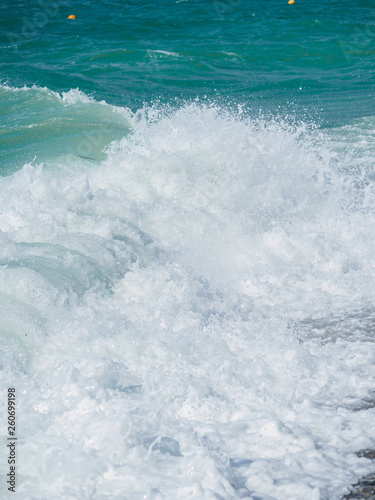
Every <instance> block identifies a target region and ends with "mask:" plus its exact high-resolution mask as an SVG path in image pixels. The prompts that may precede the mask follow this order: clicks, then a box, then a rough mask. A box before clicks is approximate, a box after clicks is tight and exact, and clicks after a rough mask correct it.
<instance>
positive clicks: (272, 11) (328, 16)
mask: <svg viewBox="0 0 375 500" xmlns="http://www.w3.org/2000/svg"><path fill="white" fill-rule="evenodd" d="M71 14H74V15H75V16H76V20H69V19H68V16H69V15H71ZM374 49H375V9H373V5H372V2H371V1H366V0H362V1H357V2H352V1H349V0H344V1H339V0H330V1H326V2H317V1H313V0H297V1H296V2H295V4H294V5H288V3H287V1H286V0H267V1H263V2H261V1H254V0H223V1H213V0H205V1H199V0H185V1H184V0H180V1H178V0H177V1H176V0H158V1H153V2H151V1H146V0H141V1H140V0H129V1H120V0H109V1H105V2H100V1H93V0H86V1H80V2H74V1H73V0H41V1H40V2H33V1H31V0H27V1H25V0H23V1H22V0H16V1H15V2H14V1H10V0H3V1H2V3H1V5H0V78H1V82H2V84H6V85H8V86H10V87H23V86H24V85H26V86H32V85H37V86H39V87H47V88H48V89H50V90H53V91H57V92H64V91H65V92H66V91H69V90H70V89H75V88H79V89H80V90H81V91H83V92H85V93H86V94H89V95H90V96H92V97H93V98H94V99H96V100H105V101H106V102H107V103H109V104H113V105H117V106H123V107H129V108H131V109H132V110H136V109H138V108H140V107H141V106H142V105H143V103H151V102H155V100H156V101H160V102H162V103H168V104H172V105H179V104H180V103H181V101H185V100H187V101H189V100H193V99H196V98H199V99H200V100H202V99H206V100H209V101H214V102H215V103H218V104H219V105H221V106H229V107H236V106H238V105H244V106H246V107H247V108H248V109H250V110H251V112H253V113H255V114H256V113H259V110H261V111H264V112H267V113H271V114H272V115H282V116H283V117H284V118H285V116H294V117H297V119H302V120H305V121H308V122H309V121H312V122H315V123H317V124H318V125H319V126H339V125H341V124H345V123H349V122H350V121H351V120H353V119H356V118H360V117H363V116H369V115H370V116H371V115H374V114H375V100H374V95H375V93H374V88H373V80H374V70H375V58H374ZM25 99H26V101H27V98H25ZM25 99H24V100H22V101H21V102H20V101H19V100H18V101H17V102H13V100H12V98H11V97H10V96H9V94H6V95H5V94H4V93H3V94H2V95H1V96H0V106H1V111H0V113H1V114H0V120H1V122H0V125H1V128H0V130H1V132H0V133H1V135H0V140H1V141H2V147H1V150H2V153H1V156H0V161H1V162H2V166H1V170H2V172H3V173H8V172H10V171H13V170H14V169H16V168H21V167H22V162H24V161H27V160H30V158H31V157H32V155H33V154H34V155H37V156H38V158H40V159H42V160H43V159H45V157H46V156H48V155H46V154H44V153H45V152H46V151H48V144H47V143H48V140H47V141H45V142H44V143H43V144H41V143H40V142H38V140H36V142H35V141H34V142H33V140H32V139H31V138H30V137H28V138H27V137H26V136H24V131H23V132H22V131H20V130H18V131H17V130H16V129H17V126H18V125H20V124H22V123H23V124H24V125H25V123H28V124H29V125H31V124H32V123H35V122H38V120H39V121H40V120H42V118H41V116H42V115H43V113H44V111H46V113H50V114H52V115H58V114H59V110H57V109H56V110H52V109H50V110H44V109H42V108H43V106H44V107H46V103H43V104H41V105H40V108H39V109H38V110H36V109H35V106H33V107H32V109H29V107H28V103H27V102H25ZM47 107H48V106H47ZM33 117H34V121H33ZM79 126H80V127H82V126H87V123H85V119H84V118H83V119H81V120H80V123H79ZM59 131H60V132H61V127H60V129H56V130H55V131H54V130H53V127H52V129H51V127H49V137H50V138H51V137H53V136H54V149H55V150H56V147H57V149H58V146H57V145H56V136H57V135H59ZM55 132H56V133H55ZM74 133H75V129H74V127H72V129H71V133H70V135H71V136H73V135H74ZM123 133H124V131H123V130H121V127H120V129H119V130H118V131H113V133H112V135H110V136H109V137H107V138H106V142H107V143H108V142H110V140H113V139H118V138H120V137H121V135H123ZM43 134H44V135H45V133H44V132H41V135H43ZM62 136H63V142H64V144H65V145H66V144H67V143H69V140H70V139H69V137H67V136H66V134H65V135H64V134H62ZM39 137H40V134H39ZM39 137H38V138H39ZM38 138H35V137H34V139H38ZM33 144H34V145H33ZM15 150H17V151H18V154H16V156H14V154H15ZM6 151H7V152H8V153H7V154H6ZM12 151H13V156H12V158H17V165H13V164H12V161H11V160H10V158H11V157H10V154H11V152H12ZM22 151H24V152H27V154H26V153H25V154H23V153H22Z"/></svg>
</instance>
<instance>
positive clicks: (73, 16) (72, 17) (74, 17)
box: [68, 0, 294, 19]
mask: <svg viewBox="0 0 375 500" xmlns="http://www.w3.org/2000/svg"><path fill="white" fill-rule="evenodd" d="M291 1H292V0H289V2H291ZM293 2H294V0H293ZM68 19H77V18H76V16H75V15H74V14H71V15H70V16H68Z"/></svg>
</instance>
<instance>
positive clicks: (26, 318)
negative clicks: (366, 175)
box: [0, 102, 375, 500]
mask: <svg viewBox="0 0 375 500" xmlns="http://www.w3.org/2000/svg"><path fill="white" fill-rule="evenodd" d="M81 104H82V103H81V102H79V103H77V105H79V106H80V105H81ZM71 105H72V106H74V105H75V103H74V102H72V103H71ZM103 109H104V107H103ZM124 113H128V115H129V123H130V125H131V133H130V135H127V136H126V137H124V138H123V139H122V140H120V141H117V142H114V143H112V145H111V147H110V149H109V150H108V152H107V157H106V160H105V161H103V162H101V163H98V164H97V165H90V166H87V164H85V163H84V162H82V161H80V160H77V166H79V168H78V169H77V170H76V171H75V170H74V169H72V168H71V167H72V166H71V163H69V164H64V160H61V162H60V164H59V169H58V170H56V169H53V168H50V166H49V165H45V166H44V168H42V167H40V166H39V167H37V166H35V167H34V166H32V165H27V166H25V167H24V168H23V169H22V170H20V171H19V172H17V173H15V174H13V175H12V176H10V177H7V178H3V179H1V180H0V189H1V193H2V196H1V198H0V200H1V201H0V207H1V211H2V213H3V214H4V218H2V219H1V241H2V247H1V253H0V265H1V269H0V276H1V278H2V279H1V283H2V284H1V286H0V294H1V297H2V300H1V309H2V311H1V313H2V318H3V321H2V327H1V334H2V338H3V345H4V351H3V354H2V358H1V360H0V362H1V364H2V370H1V372H0V374H1V380H2V384H1V386H2V387H7V385H9V384H13V385H14V386H15V387H16V388H17V391H18V392H17V393H18V399H17V401H18V403H17V404H18V410H17V411H18V423H17V426H18V430H19V435H20V436H22V440H20V444H19V448H18V460H19V463H18V487H17V494H18V496H19V498H25V499H26V498H28V497H30V495H34V496H35V495H39V496H37V498H47V497H48V498H52V497H54V496H55V497H64V498H73V497H74V498H93V497H95V498H98V499H115V498H119V497H121V496H123V495H126V496H127V498H129V499H132V500H133V499H140V498H149V499H151V498H164V499H171V500H172V499H173V500H175V499H179V498H180V499H186V498H196V499H198V498H199V499H200V498H225V499H227V498H228V499H229V498H233V499H235V498H243V497H246V496H247V497H254V498H255V497H258V498H276V499H280V500H281V499H285V498H295V499H300V498H301V497H304V496H305V497H307V498H312V499H313V498H314V499H315V498H316V499H318V498H330V499H339V498H341V496H342V494H344V493H345V492H347V491H348V487H349V485H350V484H351V483H353V482H355V480H356V479H357V478H359V477H360V476H361V475H363V474H365V473H368V472H370V471H371V470H372V469H373V467H372V465H371V463H370V461H369V460H367V459H365V458H363V457H362V458H360V457H358V456H356V455H355V454H354V452H355V451H358V450H359V449H362V448H369V447H372V446H373V445H374V439H375V426H374V421H375V420H374V408H373V407H372V406H371V403H370V402H371V401H372V400H373V398H374V393H373V386H374V384H373V381H374V376H375V368H374V352H375V351H374V344H373V339H372V336H371V335H370V333H369V332H371V328H372V326H371V325H372V322H371V318H372V310H373V307H374V299H375V297H374V295H373V290H374V279H375V273H374V266H373V256H372V241H373V230H372V226H373V224H372V221H373V217H374V213H373V208H372V207H373V205H372V202H373V194H372V190H371V189H368V188H367V187H364V186H363V185H362V184H360V183H358V182H357V181H358V177H356V176H357V173H358V170H354V171H351V170H350V168H348V167H349V166H350V161H351V159H350V158H351V157H350V153H349V152H348V151H344V152H341V153H340V152H338V151H337V148H336V146H335V147H333V146H332V145H331V143H330V142H329V141H328V140H327V137H326V136H325V134H324V132H320V133H319V136H318V138H317V137H316V135H315V136H314V134H313V133H312V132H310V130H309V128H308V127H306V126H305V125H301V126H291V125H288V124H286V123H285V122H282V121H280V120H279V121H277V120H266V119H253V118H251V117H246V116H244V115H243V114H238V113H233V112H230V111H228V110H227V111H225V110H222V109H220V108H218V107H217V106H205V105H200V104H199V103H198V104H197V103H195V104H190V105H183V106H181V107H179V108H177V109H168V108H167V109H166V108H164V109H162V108H161V107H157V106H155V107H153V108H145V109H143V110H141V111H139V112H138V113H136V114H131V113H130V112H129V111H126V110H125V111H124ZM335 148H336V149H335ZM369 154H371V153H370V152H369V151H367V150H366V155H367V156H366V158H368V155H369ZM356 158H357V159H356V162H357V161H358V155H357V157H356ZM366 161H367V160H366ZM343 164H345V169H343V168H341V167H342V165H343ZM353 200H356V203H354V204H353V203H352V202H353ZM333 318H336V320H335V321H333ZM1 401H5V399H4V398H2V400H1ZM1 460H4V458H3V457H2V458H1ZM333 478H334V479H333ZM1 488H2V492H3V495H6V494H7V492H6V489H5V488H4V485H2V486H1Z"/></svg>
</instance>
